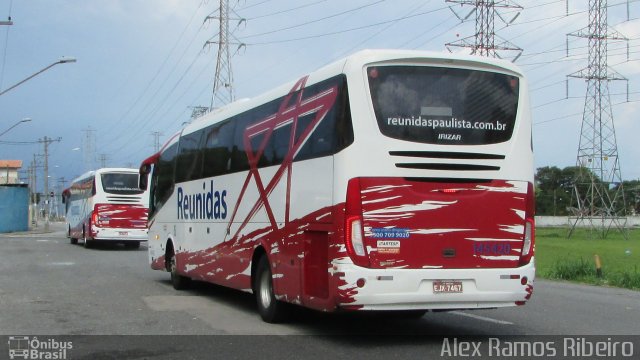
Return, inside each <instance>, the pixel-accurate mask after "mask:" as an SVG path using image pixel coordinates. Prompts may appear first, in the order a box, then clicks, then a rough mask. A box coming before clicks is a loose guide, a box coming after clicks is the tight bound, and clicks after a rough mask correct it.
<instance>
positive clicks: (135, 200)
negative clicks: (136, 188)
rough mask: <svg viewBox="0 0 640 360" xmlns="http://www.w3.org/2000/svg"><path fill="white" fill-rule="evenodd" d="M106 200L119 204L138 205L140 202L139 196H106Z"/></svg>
mask: <svg viewBox="0 0 640 360" xmlns="http://www.w3.org/2000/svg"><path fill="white" fill-rule="evenodd" d="M107 200H109V201H110V202H114V203H121V204H139V203H141V202H142V198H141V197H139V196H135V197H131V196H107Z"/></svg>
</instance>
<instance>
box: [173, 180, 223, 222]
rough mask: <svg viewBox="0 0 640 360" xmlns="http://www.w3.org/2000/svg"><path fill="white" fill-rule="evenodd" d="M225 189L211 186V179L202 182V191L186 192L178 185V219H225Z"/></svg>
mask: <svg viewBox="0 0 640 360" xmlns="http://www.w3.org/2000/svg"><path fill="white" fill-rule="evenodd" d="M226 196H227V190H222V191H218V190H216V189H215V188H214V186H213V180H211V181H210V182H209V190H208V191H207V183H206V182H203V183H202V192H198V193H195V194H189V193H186V192H185V191H184V190H183V189H182V187H181V186H179V187H178V196H177V198H178V219H186V220H197V219H207V220H212V219H226V217H227V202H226Z"/></svg>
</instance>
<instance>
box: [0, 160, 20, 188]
mask: <svg viewBox="0 0 640 360" xmlns="http://www.w3.org/2000/svg"><path fill="white" fill-rule="evenodd" d="M20 168H22V160H0V184H18V183H19V182H20V177H19V176H18V170H20Z"/></svg>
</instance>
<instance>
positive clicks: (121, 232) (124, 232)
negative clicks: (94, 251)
mask: <svg viewBox="0 0 640 360" xmlns="http://www.w3.org/2000/svg"><path fill="white" fill-rule="evenodd" d="M118 234H119V235H129V232H128V231H118Z"/></svg>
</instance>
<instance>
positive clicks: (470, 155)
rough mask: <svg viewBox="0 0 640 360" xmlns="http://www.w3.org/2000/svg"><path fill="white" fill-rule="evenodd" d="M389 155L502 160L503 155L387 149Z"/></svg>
mask: <svg viewBox="0 0 640 360" xmlns="http://www.w3.org/2000/svg"><path fill="white" fill-rule="evenodd" d="M389 155H391V156H406V157H419V158H429V159H467V160H504V158H505V156H504V155H497V154H482V153H468V152H450V151H389Z"/></svg>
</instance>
